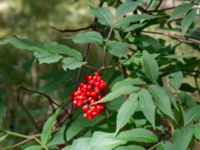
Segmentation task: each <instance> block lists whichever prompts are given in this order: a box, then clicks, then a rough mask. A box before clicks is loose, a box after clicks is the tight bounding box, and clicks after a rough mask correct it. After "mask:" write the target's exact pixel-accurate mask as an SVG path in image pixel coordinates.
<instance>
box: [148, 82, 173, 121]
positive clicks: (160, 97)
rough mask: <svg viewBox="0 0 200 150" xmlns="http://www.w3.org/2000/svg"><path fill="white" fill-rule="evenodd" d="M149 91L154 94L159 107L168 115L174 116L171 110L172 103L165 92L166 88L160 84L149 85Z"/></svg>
mask: <svg viewBox="0 0 200 150" xmlns="http://www.w3.org/2000/svg"><path fill="white" fill-rule="evenodd" d="M149 91H150V93H151V95H152V96H153V98H154V100H155V103H156V105H157V107H158V108H159V109H160V110H161V111H162V112H163V113H164V114H166V115H167V116H169V117H171V118H172V119H173V118H174V117H173V115H172V111H171V103H170V100H169V97H168V96H167V94H166V93H165V91H164V89H163V88H162V87H160V86H159V85H151V86H149Z"/></svg>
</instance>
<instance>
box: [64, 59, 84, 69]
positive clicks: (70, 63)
mask: <svg viewBox="0 0 200 150" xmlns="http://www.w3.org/2000/svg"><path fill="white" fill-rule="evenodd" d="M86 63H87V62H85V61H84V62H82V61H79V60H77V59H76V58H74V57H67V58H64V59H63V69H64V70H67V69H70V70H74V69H76V68H80V67H81V66H82V65H84V64H86Z"/></svg>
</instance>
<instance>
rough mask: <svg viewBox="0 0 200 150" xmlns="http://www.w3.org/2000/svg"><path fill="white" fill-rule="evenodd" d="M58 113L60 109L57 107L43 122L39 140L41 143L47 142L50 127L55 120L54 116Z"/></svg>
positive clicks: (49, 137)
mask: <svg viewBox="0 0 200 150" xmlns="http://www.w3.org/2000/svg"><path fill="white" fill-rule="evenodd" d="M59 113H60V109H57V110H56V112H55V113H54V114H53V115H52V116H50V117H49V118H48V120H47V121H46V122H45V124H44V126H43V128H42V133H41V141H42V143H43V144H47V143H48V142H49V140H50V139H51V136H52V129H53V127H54V124H55V122H56V118H57V116H58V114H59Z"/></svg>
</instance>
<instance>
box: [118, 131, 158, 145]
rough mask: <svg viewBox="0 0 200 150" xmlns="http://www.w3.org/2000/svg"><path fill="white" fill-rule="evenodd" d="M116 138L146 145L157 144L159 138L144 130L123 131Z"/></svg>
mask: <svg viewBox="0 0 200 150" xmlns="http://www.w3.org/2000/svg"><path fill="white" fill-rule="evenodd" d="M116 138H117V139H120V140H126V141H131V142H132V141H134V142H144V143H155V142H157V141H158V138H157V136H156V135H155V134H154V133H153V132H151V131H149V130H147V129H143V128H137V129H131V130H127V131H123V132H121V133H119V135H118V136H117V137H116Z"/></svg>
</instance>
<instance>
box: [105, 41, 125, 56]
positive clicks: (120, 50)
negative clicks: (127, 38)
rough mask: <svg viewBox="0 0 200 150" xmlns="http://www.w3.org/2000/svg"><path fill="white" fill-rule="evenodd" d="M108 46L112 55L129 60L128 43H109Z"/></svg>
mask: <svg viewBox="0 0 200 150" xmlns="http://www.w3.org/2000/svg"><path fill="white" fill-rule="evenodd" d="M107 46H108V51H109V53H110V54H111V55H113V56H117V57H124V58H127V45H126V43H122V42H117V41H108V44H107Z"/></svg>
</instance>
